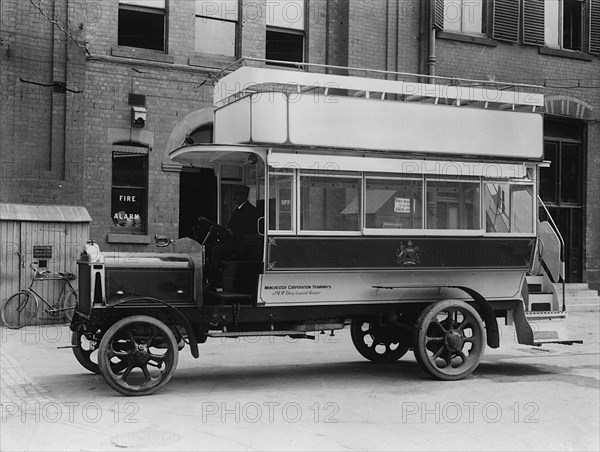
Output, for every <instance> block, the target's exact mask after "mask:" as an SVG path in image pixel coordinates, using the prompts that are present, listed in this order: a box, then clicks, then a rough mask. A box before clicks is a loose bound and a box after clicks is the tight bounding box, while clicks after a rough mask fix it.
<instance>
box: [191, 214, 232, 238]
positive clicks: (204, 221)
mask: <svg viewBox="0 0 600 452" xmlns="http://www.w3.org/2000/svg"><path fill="white" fill-rule="evenodd" d="M198 223H199V225H200V226H202V228H203V229H208V232H207V234H206V235H205V236H204V240H202V245H206V244H207V243H208V242H209V240H210V239H211V238H212V237H214V238H215V241H217V242H218V241H221V240H222V239H223V238H224V237H227V236H228V235H229V232H228V231H227V229H226V228H224V227H223V226H221V225H220V224H218V223H215V222H214V221H212V220H209V219H208V218H206V217H198Z"/></svg>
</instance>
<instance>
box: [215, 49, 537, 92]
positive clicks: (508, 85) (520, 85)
mask: <svg viewBox="0 0 600 452" xmlns="http://www.w3.org/2000/svg"><path fill="white" fill-rule="evenodd" d="M244 61H255V62H259V63H274V64H285V65H291V66H296V68H297V69H298V70H299V69H300V68H302V67H314V68H323V69H345V70H350V71H359V72H365V73H367V74H384V75H399V76H403V77H417V78H426V79H430V80H431V81H432V82H435V81H436V80H443V81H447V82H451V83H457V82H463V83H477V84H479V85H487V86H496V87H497V88H498V89H510V88H512V89H516V88H533V89H539V90H541V89H543V86H541V85H532V84H527V83H509V82H496V81H494V80H478V79H468V78H459V77H446V76H440V75H427V74H414V73H412V72H398V71H386V70H383V69H369V68H360V67H353V66H337V65H332V64H319V63H297V62H294V61H284V60H269V59H265V58H254V57H241V58H239V59H237V60H236V61H234V62H232V63H230V64H228V65H227V66H225V67H223V68H222V69H221V71H220V72H219V76H221V75H222V74H223V73H224V72H225V71H227V70H228V69H229V68H231V67H232V66H235V65H237V64H243V63H244ZM501 87H502V88H501Z"/></svg>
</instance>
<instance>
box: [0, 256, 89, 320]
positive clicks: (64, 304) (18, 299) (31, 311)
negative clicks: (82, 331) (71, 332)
mask: <svg viewBox="0 0 600 452" xmlns="http://www.w3.org/2000/svg"><path fill="white" fill-rule="evenodd" d="M37 264H38V263H37V262H32V263H31V264H30V267H31V270H32V271H33V276H32V278H31V282H30V283H29V286H28V287H27V289H24V290H21V291H19V292H17V293H16V294H14V295H12V296H11V297H10V298H9V299H8V300H6V303H4V305H3V306H2V310H1V311H0V317H1V318H2V322H3V323H4V324H5V325H6V326H7V327H8V328H11V329H19V328H22V327H24V326H25V325H28V324H29V323H30V322H31V321H32V320H33V319H34V318H35V317H36V315H37V312H38V309H39V301H40V300H41V301H42V302H43V303H44V304H45V305H46V306H47V308H46V309H45V312H47V313H48V314H50V316H51V317H58V316H60V315H63V314H64V316H65V318H66V319H67V321H69V322H70V321H71V319H72V318H73V313H74V312H75V307H76V306H77V292H76V290H75V289H74V288H73V286H72V285H71V283H70V281H73V280H74V279H75V275H74V274H73V273H70V272H67V273H64V272H57V273H55V272H51V271H50V270H41V271H40V269H39V268H38V267H36V265H37ZM59 280H62V281H64V284H63V286H62V289H61V292H60V295H59V296H58V301H57V302H56V303H55V304H50V303H48V301H46V299H45V298H44V297H43V296H42V295H40V294H39V293H38V292H36V291H35V289H34V288H33V285H34V284H35V282H36V281H59Z"/></svg>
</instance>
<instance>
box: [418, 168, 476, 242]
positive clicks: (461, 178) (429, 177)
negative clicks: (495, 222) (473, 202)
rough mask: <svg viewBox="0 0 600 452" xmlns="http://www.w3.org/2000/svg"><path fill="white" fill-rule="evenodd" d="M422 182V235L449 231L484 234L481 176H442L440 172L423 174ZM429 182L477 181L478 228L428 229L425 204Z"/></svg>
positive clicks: (446, 233)
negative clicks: (423, 212)
mask: <svg viewBox="0 0 600 452" xmlns="http://www.w3.org/2000/svg"><path fill="white" fill-rule="evenodd" d="M424 182H425V185H424V187H423V193H424V198H425V199H424V202H423V205H424V206H425V216H424V217H423V232H424V235H448V234H449V233H452V235H457V236H478V235H485V226H484V225H483V224H482V223H483V216H482V215H483V212H482V207H483V203H482V183H483V177H481V176H475V177H464V176H458V177H450V176H444V175H441V174H435V175H430V174H428V175H424ZM429 182H456V183H470V184H473V183H477V184H478V185H479V229H452V228H449V229H430V228H429V227H428V226H429V225H428V219H427V204H428V196H427V195H428V188H429Z"/></svg>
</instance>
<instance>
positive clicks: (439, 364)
mask: <svg viewBox="0 0 600 452" xmlns="http://www.w3.org/2000/svg"><path fill="white" fill-rule="evenodd" d="M455 319H456V320H455ZM467 344H471V346H470V347H467ZM485 344H486V335H485V328H484V326H483V321H482V320H481V317H480V316H479V314H478V313H477V311H476V310H475V308H473V307H472V306H471V305H469V304H467V303H465V302H464V301H461V300H444V301H440V302H437V303H434V304H432V305H430V306H428V307H427V308H425V310H423V312H422V313H421V315H420V316H419V319H418V320H417V323H416V326H415V330H414V337H413V346H414V353H415V358H416V359H417V362H418V363H419V365H420V366H421V367H422V368H423V370H425V372H427V373H428V374H429V375H431V376H433V377H435V378H437V379H440V380H460V379H463V378H465V377H466V376H468V375H469V374H470V373H471V372H473V371H474V370H475V369H476V368H477V366H478V365H479V362H480V361H481V357H482V356H483V352H484V349H485Z"/></svg>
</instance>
